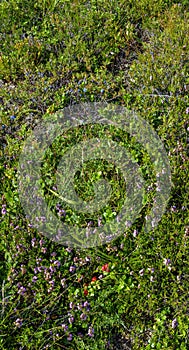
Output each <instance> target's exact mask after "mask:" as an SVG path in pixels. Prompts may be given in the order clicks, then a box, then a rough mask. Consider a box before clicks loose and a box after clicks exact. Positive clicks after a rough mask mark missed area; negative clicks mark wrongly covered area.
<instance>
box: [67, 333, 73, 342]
mask: <svg viewBox="0 0 189 350" xmlns="http://www.w3.org/2000/svg"><path fill="white" fill-rule="evenodd" d="M72 338H73V336H72V334H71V333H70V334H69V336H68V337H67V339H68V340H70V341H71V340H72Z"/></svg>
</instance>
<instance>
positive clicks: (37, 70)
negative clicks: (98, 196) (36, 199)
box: [0, 0, 189, 350]
mask: <svg viewBox="0 0 189 350" xmlns="http://www.w3.org/2000/svg"><path fill="white" fill-rule="evenodd" d="M188 5H189V3H188V0H185V1H180V2H179V1H171V0H167V1H161V0H155V1H154V0H153V1H152V0H148V1H147V0H141V1H139V0H137V1H131V0H129V1H123V0H118V1H109V0H106V1H105V0H100V1H95V0H91V1H83V0H82V1H76V0H74V1H70V0H64V1H63V0H59V1H56V0H48V1H45V0H44V1H41V0H40V1H30V0H10V1H6V0H2V1H1V4H0V9H1V54H0V72H1V73H0V74H1V76H0V88H1V97H0V101H1V110H0V113H1V114H0V152H1V158H0V179H1V186H0V204H1V218H0V233H1V238H0V286H1V293H0V305H1V311H0V312H1V315H0V349H4V350H6V349H7V350H12V349H20V350H21V349H23V350H24V349H36V350H39V349H41V350H42V349H48V348H49V349H94V350H95V349H110V350H111V349H134V350H135V349H142V350H144V349H146V350H149V349H165V350H173V349H175V350H178V349H181V350H186V349H188V344H189V305H188V288H189V282H188V278H189V260H188V253H189V243H188V237H189V219H188V218H189V208H188V203H189V185H188V184H189V176H188V174H189V148H188V145H189V97H188V96H189V74H188V67H189V65H188V52H189V42H188V37H189V13H188ZM81 102H108V103H109V102H111V103H112V102H113V103H115V104H118V105H122V106H125V107H126V108H128V109H129V110H134V111H136V112H137V113H138V114H139V115H140V116H141V117H142V118H144V119H145V120H147V121H148V122H149V123H150V124H151V125H152V126H153V128H154V130H155V131H156V132H157V134H158V135H159V137H160V139H161V140H162V141H163V144H164V147H165V149H166V152H167V154H168V158H169V162H170V167H171V175H172V189H171V195H170V199H169V202H168V205H167V209H166V211H165V213H164V215H163V216H162V218H161V221H160V223H159V224H158V226H157V227H155V228H154V230H153V231H152V232H150V233H148V234H147V233H145V231H144V219H145V215H146V213H147V211H148V209H149V208H150V206H151V203H152V198H153V195H154V185H155V175H154V170H153V164H152V163H151V161H150V158H149V155H148V154H147V152H146V151H145V149H144V148H143V147H142V146H141V145H140V144H139V143H137V142H136V140H135V139H134V138H132V137H130V135H128V134H126V133H124V132H122V131H121V130H116V129H115V128H113V127H104V128H103V127H102V126H100V127H99V126H96V127H94V126H93V127H91V126H90V125H89V126H87V127H82V128H77V129H76V130H70V131H69V132H67V133H66V135H62V137H59V138H57V139H56V140H55V141H54V142H53V144H52V147H50V148H49V150H48V152H47V153H46V154H45V157H44V161H43V165H42V169H41V174H42V178H41V186H42V188H43V190H44V196H45V199H46V201H47V202H48V204H49V205H50V206H51V209H52V211H54V213H55V214H56V215H57V217H58V218H59V219H60V220H62V221H66V222H67V223H70V224H72V225H73V224H77V225H81V226H82V225H83V226H84V227H85V226H86V225H90V224H91V222H93V224H95V225H99V226H100V225H101V224H103V223H104V222H105V221H108V220H111V219H112V218H113V217H114V213H115V212H116V211H119V210H120V208H121V206H122V203H123V198H124V194H125V184H124V181H123V177H122V175H121V173H119V172H118V171H117V170H116V168H115V167H114V166H113V165H112V164H109V163H108V162H106V161H103V162H102V161H96V162H94V161H89V162H86V163H85V164H84V167H83V169H82V170H81V171H80V172H78V173H77V174H76V177H75V188H76V190H77V192H78V194H79V195H80V196H81V197H82V198H83V199H84V200H90V199H91V198H93V195H94V192H93V187H92V185H93V184H94V183H95V181H97V180H98V179H99V178H101V177H102V175H103V176H105V177H106V178H107V179H108V180H109V181H110V184H111V186H112V197H111V200H110V203H109V205H108V206H106V208H105V210H103V211H102V212H101V213H100V215H101V217H100V220H98V218H97V216H95V215H93V216H92V217H91V216H84V215H83V216H82V215H80V214H78V213H77V212H74V211H72V210H71V209H70V207H69V205H68V203H64V202H63V201H61V198H60V197H59V198H58V197H57V196H56V195H55V193H56V188H55V184H54V175H55V173H56V167H57V162H58V160H59V159H60V158H61V155H62V153H61V150H60V149H61V147H62V145H63V149H66V148H69V147H72V146H73V145H74V144H75V143H76V142H79V141H80V140H82V139H83V138H90V137H92V136H94V135H99V137H100V136H101V135H105V136H106V138H107V139H108V138H110V139H113V140H115V141H117V142H119V143H120V144H121V145H123V146H124V147H126V148H127V149H128V150H129V152H130V153H131V154H132V156H133V157H134V158H135V160H136V162H137V163H138V164H139V165H140V168H141V171H142V174H143V178H144V179H145V183H146V184H145V188H146V196H145V198H144V203H143V205H144V207H143V210H142V211H141V213H140V215H139V217H138V218H137V220H136V221H135V222H134V224H133V225H132V226H131V227H129V228H128V229H127V230H125V232H123V234H122V235H120V236H119V237H117V238H116V239H115V240H112V241H110V242H109V243H107V244H106V245H103V246H98V247H94V248H90V249H82V250H79V249H75V248H71V247H66V246H62V245H59V244H58V243H55V242H53V241H51V240H49V239H48V238H46V237H44V236H43V235H42V234H40V233H39V232H38V231H37V230H36V229H34V227H33V226H32V224H31V223H30V222H29V220H28V218H27V217H26V216H25V213H24V208H23V207H22V206H21V203H20V198H19V189H18V183H17V179H18V176H17V169H18V163H19V155H20V153H21V150H22V147H23V144H24V141H25V140H26V138H27V137H28V135H29V134H30V132H31V130H33V129H34V127H35V126H36V125H37V124H38V123H40V122H41V120H42V119H43V118H45V117H49V116H51V115H53V113H54V112H57V111H59V110H60V109H63V108H65V107H67V106H73V105H76V104H78V103H81Z"/></svg>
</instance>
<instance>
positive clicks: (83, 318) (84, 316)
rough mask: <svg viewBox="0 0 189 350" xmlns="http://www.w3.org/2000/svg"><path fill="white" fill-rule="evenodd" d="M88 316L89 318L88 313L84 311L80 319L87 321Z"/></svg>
mask: <svg viewBox="0 0 189 350" xmlns="http://www.w3.org/2000/svg"><path fill="white" fill-rule="evenodd" d="M86 318H87V315H86V314H84V313H82V314H81V315H80V319H81V320H83V321H85V320H86Z"/></svg>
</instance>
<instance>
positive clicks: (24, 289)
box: [18, 286, 26, 295]
mask: <svg viewBox="0 0 189 350" xmlns="http://www.w3.org/2000/svg"><path fill="white" fill-rule="evenodd" d="M25 292H26V288H25V287H23V286H21V287H20V289H19V290H18V294H21V295H24V293H25Z"/></svg>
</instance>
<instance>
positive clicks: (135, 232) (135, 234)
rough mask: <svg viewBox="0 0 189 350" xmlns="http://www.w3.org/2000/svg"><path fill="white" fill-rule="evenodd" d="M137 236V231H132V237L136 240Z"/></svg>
mask: <svg viewBox="0 0 189 350" xmlns="http://www.w3.org/2000/svg"><path fill="white" fill-rule="evenodd" d="M137 235H138V231H137V230H134V232H133V237H135V238H136V236H137Z"/></svg>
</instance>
